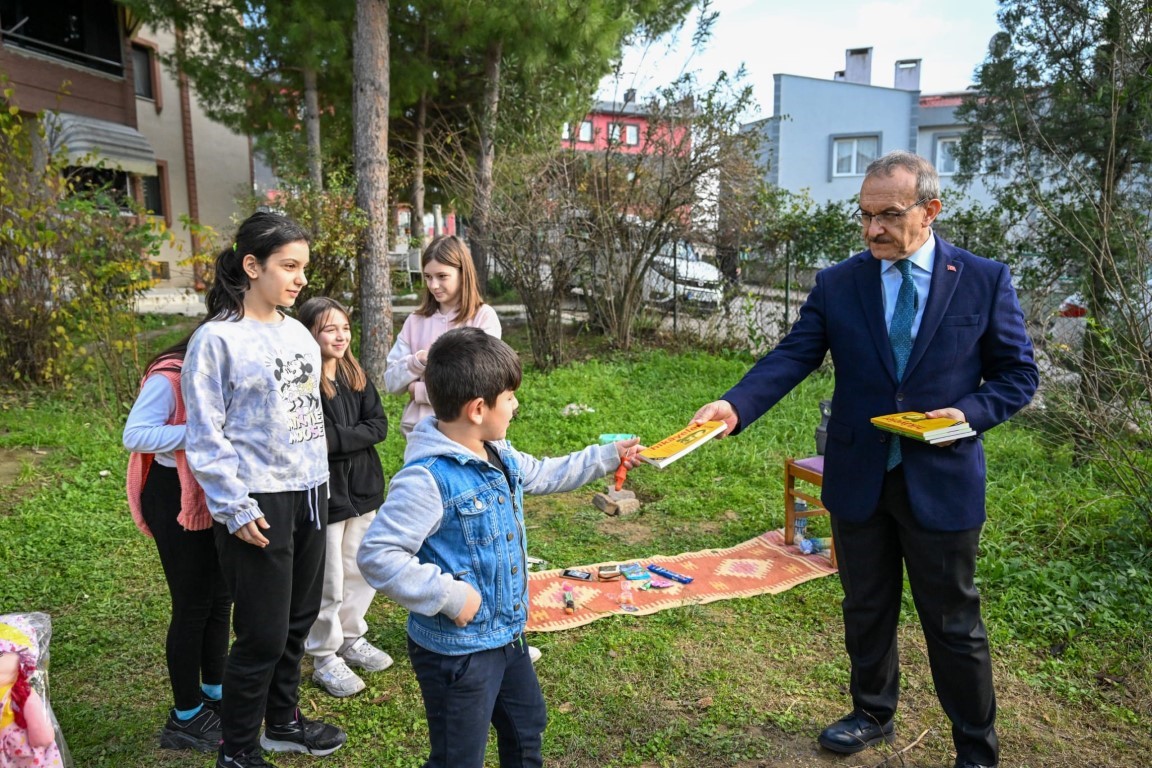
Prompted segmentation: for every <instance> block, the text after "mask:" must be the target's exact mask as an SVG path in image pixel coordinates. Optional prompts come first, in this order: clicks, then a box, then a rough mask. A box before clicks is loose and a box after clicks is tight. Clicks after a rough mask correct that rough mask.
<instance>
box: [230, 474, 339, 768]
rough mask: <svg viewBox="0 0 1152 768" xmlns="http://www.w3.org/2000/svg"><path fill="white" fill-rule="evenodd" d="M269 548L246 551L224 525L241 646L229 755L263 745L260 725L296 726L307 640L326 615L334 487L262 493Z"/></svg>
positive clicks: (233, 657) (234, 671) (235, 654)
mask: <svg viewBox="0 0 1152 768" xmlns="http://www.w3.org/2000/svg"><path fill="white" fill-rule="evenodd" d="M252 498H253V499H255V500H256V502H257V503H258V504H259V505H260V511H261V512H263V513H264V519H265V520H266V521H267V522H268V524H269V527H268V528H267V529H261V533H262V534H264V536H265V538H267V539H268V546H266V547H264V548H260V547H257V546H254V545H252V544H246V543H245V542H243V541H241V540H240V539H239V538H238V537H237V536H235V535H233V534H230V533H228V529H227V527H225V526H223V525H221V524H219V523H216V524H215V525H214V526H213V528H214V530H215V532H216V547H217V549H218V551H219V553H220V566H221V568H222V569H223V571H224V578H225V580H226V581H227V582H228V585H229V586H230V587H231V589H232V595H233V599H234V600H235V607H234V609H233V614H232V625H233V629H234V630H235V632H236V639H235V640H234V641H233V643H232V650H231V652H230V653H229V654H228V663H227V666H226V667H225V670H224V701H223V703H222V705H221V709H220V717H221V719H222V720H223V726H224V745H223V749H224V754H226V755H234V754H236V753H237V752H240V751H241V750H245V749H249V748H251V747H255V746H257V745H258V743H259V737H260V721H261V720H265V721H266V722H269V723H276V724H279V723H287V722H290V721H292V720H293V719H295V716H296V704H297V697H298V694H299V688H300V659H301V657H302V656H303V655H304V639H305V638H306V637H307V636H308V630H309V629H311V627H312V623H313V622H314V621H315V620H316V614H317V613H319V611H320V596H321V591H322V588H323V570H324V550H325V532H324V529H325V528H327V526H328V487H327V485H321V486H320V487H319V488H315V489H313V490H310V491H287V492H284V493H254V494H252Z"/></svg>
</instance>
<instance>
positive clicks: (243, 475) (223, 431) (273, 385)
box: [180, 317, 328, 533]
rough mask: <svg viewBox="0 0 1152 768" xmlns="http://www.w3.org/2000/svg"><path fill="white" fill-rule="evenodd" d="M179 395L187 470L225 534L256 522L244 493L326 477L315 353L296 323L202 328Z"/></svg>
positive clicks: (311, 483) (255, 510) (298, 486)
mask: <svg viewBox="0 0 1152 768" xmlns="http://www.w3.org/2000/svg"><path fill="white" fill-rule="evenodd" d="M180 388H181V391H182V392H183V395H184V406H185V410H186V412H187V416H188V426H187V434H186V438H185V453H186V455H187V458H188V465H189V467H191V469H192V473H193V474H194V475H195V476H196V479H197V480H198V481H199V482H200V485H201V486H203V488H204V494H205V496H207V499H208V510H209V511H210V512H211V513H212V518H213V519H214V520H216V521H217V522H219V523H223V524H224V525H227V526H228V532H229V533H235V532H236V530H237V529H238V528H240V527H241V526H244V525H247V524H248V523H250V522H252V521H253V520H255V519H257V518H259V517H263V513H262V512H261V511H260V507H259V506H258V505H257V503H256V500H255V499H253V498H252V497H251V496H250V495H249V494H252V493H278V492H281V491H305V490H311V489H313V488H316V487H318V486H320V485H322V484H323V483H324V482H326V481H327V480H328V445H327V442H326V440H325V436H324V411H323V409H322V407H321V403H320V347H319V346H318V345H317V344H316V340H315V339H313V338H312V334H310V333H309V332H308V330H307V329H306V328H305V327H304V326H303V325H301V324H300V323H299V322H297V321H296V320H293V319H292V318H289V317H281V319H280V321H279V322H275V323H262V322H259V321H257V320H252V319H250V318H243V319H241V320H237V321H230V320H219V321H212V322H208V323H205V324H204V325H202V326H200V328H199V329H198V330H197V331H196V333H195V334H194V335H193V336H192V341H191V343H189V345H188V352H187V354H186V355H185V357H184V368H183V371H182V373H181V376H180Z"/></svg>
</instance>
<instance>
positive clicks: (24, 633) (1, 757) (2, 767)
mask: <svg viewBox="0 0 1152 768" xmlns="http://www.w3.org/2000/svg"><path fill="white" fill-rule="evenodd" d="M50 626H51V624H50V621H49V619H48V616H47V615H46V614H42V613H10V614H5V615H3V616H0V768H60V767H62V766H63V765H64V758H63V756H62V753H61V751H60V746H59V745H57V743H56V742H57V738H56V731H57V726H56V722H55V717H54V716H53V715H52V710H51V708H50V707H49V705H48V698H47V682H46V677H45V674H44V672H43V671H39V670H38V669H37V665H38V664H39V663H40V659H41V656H42V652H43V650H44V649H45V648H46V647H47V636H48V635H49V634H50V632H51V630H50V629H49V627H50ZM41 643H44V645H43V646H42V645H41Z"/></svg>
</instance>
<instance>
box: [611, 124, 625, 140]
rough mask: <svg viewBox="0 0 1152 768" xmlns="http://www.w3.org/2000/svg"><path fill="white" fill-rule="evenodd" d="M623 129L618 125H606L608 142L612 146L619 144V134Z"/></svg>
mask: <svg viewBox="0 0 1152 768" xmlns="http://www.w3.org/2000/svg"><path fill="white" fill-rule="evenodd" d="M623 129H624V126H623V125H621V124H620V123H608V141H610V142H612V143H613V144H615V143H617V142H619V141H620V134H621V132H622V131H623Z"/></svg>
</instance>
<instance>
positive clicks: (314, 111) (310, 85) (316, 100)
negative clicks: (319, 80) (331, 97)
mask: <svg viewBox="0 0 1152 768" xmlns="http://www.w3.org/2000/svg"><path fill="white" fill-rule="evenodd" d="M304 130H305V133H306V134H307V137H308V180H309V181H310V182H312V189H313V190H314V191H315V192H320V190H321V189H323V188H324V175H323V168H322V166H321V164H320V97H319V96H318V95H317V89H316V70H315V69H313V68H312V67H305V68H304Z"/></svg>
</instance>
